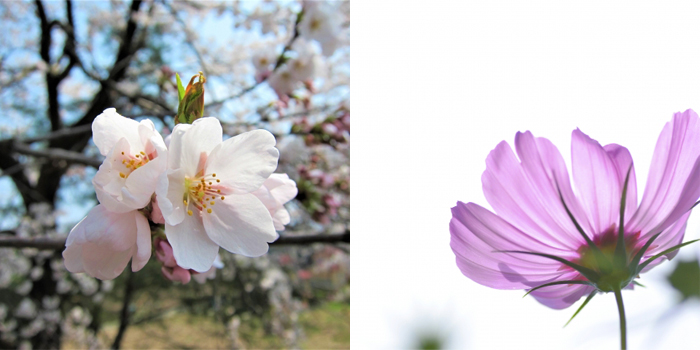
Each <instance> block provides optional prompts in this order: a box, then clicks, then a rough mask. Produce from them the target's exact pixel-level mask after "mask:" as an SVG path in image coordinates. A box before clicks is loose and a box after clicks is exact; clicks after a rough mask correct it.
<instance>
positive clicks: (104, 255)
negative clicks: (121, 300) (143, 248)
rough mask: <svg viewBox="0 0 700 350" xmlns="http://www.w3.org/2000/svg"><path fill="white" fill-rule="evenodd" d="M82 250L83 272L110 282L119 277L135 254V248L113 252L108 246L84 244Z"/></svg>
mask: <svg viewBox="0 0 700 350" xmlns="http://www.w3.org/2000/svg"><path fill="white" fill-rule="evenodd" d="M82 248H83V265H84V267H85V272H87V273H88V274H89V275H90V276H93V277H95V278H99V279H101V280H111V279H114V278H116V277H117V276H119V275H120V274H121V273H122V271H124V268H125V267H126V264H127V263H128V262H129V260H130V259H131V256H132V255H133V254H134V253H135V252H136V247H133V248H131V249H127V250H124V251H115V250H113V249H112V247H111V246H110V245H109V244H94V243H86V244H84V245H83V246H82Z"/></svg>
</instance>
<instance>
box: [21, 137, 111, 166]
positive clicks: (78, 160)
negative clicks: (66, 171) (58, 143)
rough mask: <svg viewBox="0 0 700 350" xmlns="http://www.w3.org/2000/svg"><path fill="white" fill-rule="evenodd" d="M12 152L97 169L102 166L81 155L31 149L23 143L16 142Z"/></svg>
mask: <svg viewBox="0 0 700 350" xmlns="http://www.w3.org/2000/svg"><path fill="white" fill-rule="evenodd" d="M14 150H15V151H17V153H22V154H26V155H29V156H34V157H42V158H48V159H54V160H56V159H58V160H65V161H66V162H68V163H69V164H83V165H89V166H91V167H94V168H99V167H100V165H101V164H102V161H101V160H98V159H95V158H91V157H88V156H85V155H83V154H82V153H78V152H73V151H66V150H64V149H61V148H48V149H32V148H31V147H29V146H27V145H25V144H23V143H20V142H16V143H15V145H14Z"/></svg>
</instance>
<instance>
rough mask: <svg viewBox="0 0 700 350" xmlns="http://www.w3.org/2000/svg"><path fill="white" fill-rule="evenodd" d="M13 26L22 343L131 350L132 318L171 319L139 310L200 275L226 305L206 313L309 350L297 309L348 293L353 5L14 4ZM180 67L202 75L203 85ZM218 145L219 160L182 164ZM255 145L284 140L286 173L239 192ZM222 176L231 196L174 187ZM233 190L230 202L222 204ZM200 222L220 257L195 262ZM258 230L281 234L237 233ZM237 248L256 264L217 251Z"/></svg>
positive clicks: (10, 186)
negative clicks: (313, 284)
mask: <svg viewBox="0 0 700 350" xmlns="http://www.w3.org/2000/svg"><path fill="white" fill-rule="evenodd" d="M0 16H1V17H2V21H1V22H0V27H1V28H2V29H3V30H4V32H5V33H6V34H7V35H4V36H2V38H0V105H1V106H2V110H3V113H2V118H1V119H0V169H2V177H1V178H0V186H1V187H0V188H2V191H1V192H2V193H4V194H3V195H2V197H0V210H1V211H2V219H1V220H0V226H1V227H0V228H1V229H2V230H4V231H3V232H2V237H0V247H4V248H0V260H1V261H2V262H1V264H2V266H3V268H2V269H1V271H0V345H2V347H25V348H26V347H34V348H56V347H59V346H60V345H61V342H62V341H63V340H65V339H69V340H70V341H71V342H75V343H78V344H82V345H84V346H110V345H111V346H113V347H119V346H120V344H121V341H122V339H123V335H124V332H125V330H126V329H127V326H128V325H129V323H130V322H139V320H144V319H148V318H149V317H155V316H156V315H157V314H158V312H164V311H167V310H165V309H164V310H150V311H149V310H136V312H134V311H133V309H132V305H131V303H132V301H133V298H134V295H136V294H138V293H139V291H140V290H141V291H143V293H142V294H141V295H146V294H148V293H149V292H150V291H153V290H157V289H158V288H167V287H170V288H172V287H171V286H172V284H173V283H176V284H178V285H179V284H181V283H187V282H189V281H190V278H193V279H195V280H196V281H197V282H203V283H210V284H212V286H213V289H202V288H203V287H199V284H198V283H188V284H187V285H186V286H181V287H179V288H181V290H183V291H184V292H183V293H195V294H196V295H198V296H200V297H204V298H205V299H206V301H205V302H202V303H194V304H188V305H189V306H188V307H192V308H193V309H191V310H195V309H196V305H200V306H201V305H209V304H210V300H214V303H213V305H214V308H213V311H211V312H213V313H214V314H215V315H216V319H217V320H219V321H221V322H223V323H224V324H225V325H226V327H228V329H229V330H230V332H229V334H230V337H231V342H232V344H234V346H242V344H241V339H239V338H238V336H237V334H238V331H237V329H238V325H239V324H240V322H241V317H244V318H245V317H247V316H246V315H247V314H246V313H251V314H253V315H255V316H259V317H262V318H263V320H265V322H266V324H267V325H268V326H266V328H267V329H268V330H269V331H270V332H272V333H273V334H276V335H279V336H280V339H282V340H281V343H280V344H281V345H280V346H295V344H297V342H298V339H299V337H300V336H301V333H300V330H299V326H298V324H297V323H296V322H297V321H296V316H294V315H295V313H297V312H299V311H300V310H301V308H302V307H303V305H307V302H308V301H310V300H312V299H313V300H315V299H314V298H319V295H317V294H318V293H309V292H308V288H309V286H310V285H309V281H314V280H320V279H323V280H326V281H331V286H332V288H330V290H331V291H333V292H332V293H331V294H332V295H325V294H324V295H322V296H321V297H320V298H326V297H335V298H343V296H342V295H346V296H347V294H346V292H347V284H348V283H349V254H348V253H349V248H348V246H347V245H346V244H347V243H349V183H350V180H349V137H350V106H349V74H350V71H349V69H350V68H349V26H350V19H349V4H348V3H345V2H310V1H309V2H291V3H288V2H279V3H278V2H236V3H232V4H229V3H226V2H223V3H214V2H174V1H173V2H170V1H138V0H133V1H130V2H109V3H108V2H74V1H70V0H66V1H64V2H44V1H38V0H37V1H34V2H3V3H0ZM199 71H201V73H200V74H197V75H195V73H196V72H199ZM176 72H177V73H179V74H180V75H181V76H183V77H190V76H192V75H195V76H196V77H199V79H195V77H193V79H192V81H190V83H191V84H189V85H188V84H183V85H188V89H187V91H184V89H181V88H180V86H181V85H180V83H179V76H177V74H176ZM185 83H186V81H185ZM190 87H191V88H190ZM183 98H184V99H183ZM112 108H114V109H112ZM119 115H120V116H119ZM117 116H119V118H117ZM122 116H123V117H122ZM200 117H205V118H202V119H200V120H199V121H197V122H194V123H193V120H192V119H194V118H200ZM206 117H213V118H206ZM207 123H208V124H207ZM181 124H182V125H181ZM189 124H191V125H189ZM214 124H216V125H218V128H219V130H218V131H217V130H212V129H211V128H212V127H214V128H216V126H213V125H214ZM176 125H177V126H176ZM205 126H206V127H205ZM197 128H201V129H202V131H201V133H200V136H201V138H198V139H197V140H195V141H196V144H194V145H193V144H192V142H194V141H192V140H189V139H188V136H187V133H190V134H191V135H194V133H191V131H194V132H197ZM259 129H262V130H259ZM178 130H180V131H182V132H184V131H185V130H187V131H186V133H185V134H178V133H177V132H178ZM256 130H257V131H256ZM263 130H267V131H263ZM212 132H213V134H212ZM171 133H173V134H172V136H169V134H171ZM178 135H179V136H178ZM212 135H213V136H212ZM217 135H218V136H217ZM217 137H218V141H217ZM188 140H189V141H188ZM256 140H257V141H256ZM270 140H273V141H274V143H270V142H272V141H270ZM213 141H217V142H218V144H212V145H211V147H209V146H208V145H206V146H205V147H204V148H202V151H203V152H206V155H205V156H203V157H205V158H206V159H204V160H202V159H197V162H195V163H194V164H189V163H187V164H189V165H187V166H184V165H185V164H186V161H183V163H182V165H183V166H182V167H180V166H179V164H180V163H179V162H176V163H172V162H170V159H171V158H172V159H175V157H171V156H172V155H173V154H174V153H177V156H180V157H185V158H186V157H188V155H187V154H188V153H187V152H186V151H187V150H191V149H192V147H194V148H198V147H200V148H201V147H202V145H204V144H205V143H206V142H209V143H211V142H213ZM188 142H189V143H188ZM251 142H252V143H251ZM255 142H258V143H260V144H261V145H262V144H269V145H272V146H270V147H273V146H274V148H270V149H274V150H275V152H278V153H276V154H274V158H275V159H274V161H275V162H276V167H274V168H273V167H271V166H268V165H265V164H262V163H261V165H259V167H258V168H255V167H253V168H250V169H252V170H251V171H252V172H253V173H250V174H258V175H260V176H258V175H256V176H258V177H259V178H256V179H255V181H252V182H250V181H248V180H246V182H245V183H243V182H240V181H239V182H236V181H237V179H241V178H244V179H249V178H250V177H251V176H253V175H250V174H249V175H250V176H249V175H245V174H244V173H242V172H241V171H243V172H245V171H247V170H241V169H240V168H238V167H236V164H241V162H245V161H246V159H248V158H246V154H248V153H245V152H244V150H245V148H246V147H253V146H251V145H253V144H255ZM173 147H176V148H177V150H178V151H177V152H174V151H173V150H174V148H173ZM269 152H272V151H269ZM190 153H191V152H190ZM269 154H270V155H271V156H272V154H271V153H269ZM235 155H238V156H237V157H238V158H236V156H235ZM183 159H184V158H183ZM207 159H208V162H207ZM237 160H238V163H236V161H237ZM230 161H232V162H234V163H229V162H230ZM269 161H270V162H272V158H271V159H270V160H269ZM200 162H203V163H201V164H200ZM261 162H262V160H261ZM190 165H191V168H192V169H190V168H188V167H190ZM199 165H206V166H207V169H203V168H202V169H200V168H198V166H199ZM261 169H262V170H261ZM200 170H201V171H204V170H206V171H204V172H202V173H201V174H200V173H199V172H200ZM208 170H212V171H208ZM178 171H179V172H178ZM188 171H189V172H191V174H190V173H189V172H188ZM261 171H262V173H261ZM214 172H216V174H217V176H216V177H214V176H212V175H211V174H209V173H212V174H213V173H214ZM271 172H274V173H271ZM180 173H182V174H180ZM263 173H264V174H263ZM162 174H169V175H166V176H164V177H161V175H162ZM178 174H179V175H182V177H178V176H179V175H178ZM261 174H262V175H261ZM246 176H248V177H246ZM205 178H206V180H207V181H208V180H212V179H213V180H214V181H213V182H216V180H220V181H221V182H222V183H225V185H226V187H221V188H215V187H212V186H209V185H202V186H203V187H202V188H201V189H197V190H192V191H190V192H187V193H184V194H188V193H189V197H187V198H188V199H189V201H188V199H185V202H184V203H183V202H182V199H179V200H178V201H176V200H175V199H176V198H175V197H177V196H178V194H176V193H175V192H176V191H175V189H176V188H175V187H172V186H170V187H168V184H170V183H171V182H168V181H165V180H164V179H167V180H169V181H175V180H178V181H180V182H181V184H180V185H179V186H182V185H185V184H188V185H198V183H197V184H195V183H194V182H193V181H194V180H195V179H196V180H197V181H200V180H204V179H205ZM201 183H202V184H204V182H201ZM294 185H295V186H294ZM158 186H162V190H163V192H162V193H159V190H157V188H158ZM207 186H209V187H207ZM171 187H172V188H171ZM217 189H219V190H221V189H225V190H227V191H228V190H230V193H227V194H225V199H223V196H221V197H218V196H217V197H216V199H215V198H214V197H211V196H210V195H208V196H207V197H206V198H207V202H206V203H205V202H204V198H205V197H204V196H203V194H204V193H205V192H206V191H210V190H212V191H215V190H217ZM173 191H175V192H173ZM171 195H172V196H171ZM182 195H183V193H180V194H179V196H180V197H182ZM159 196H160V197H159ZM171 197H172V198H171ZM200 197H201V198H200ZM210 197H211V198H210ZM209 201H212V202H215V204H213V205H211V206H210V207H209V208H207V207H204V206H203V204H208V203H209ZM167 202H170V203H167ZM181 203H182V205H180V204H181ZM285 203H286V204H285ZM98 204H99V205H98ZM178 205H179V206H178ZM183 205H184V206H185V207H183ZM241 206H242V207H245V208H256V209H255V210H257V211H254V212H253V211H250V210H246V211H245V212H241V211H240V210H238V211H237V208H241ZM226 208H229V209H228V211H226ZM207 209H211V210H207ZM178 210H179V211H178ZM251 210H252V209H251ZM190 211H196V212H197V213H196V215H195V216H190V215H188V214H189V212H190ZM210 213H211V215H209V214H210ZM253 213H256V214H253ZM86 215H87V217H86V218H85V219H84V220H83V221H80V220H81V219H82V218H83V217H85V216H86ZM197 215H202V216H197ZM260 217H268V218H269V220H270V221H269V222H267V223H265V226H264V230H263V228H262V227H263V226H259V225H262V224H260V223H259V220H257V218H260ZM79 221H80V224H78V225H77V226H75V224H76V223H78V222H79ZM182 222H188V223H190V224H192V225H199V226H202V230H201V232H202V233H203V234H204V236H202V237H203V239H204V237H208V238H206V239H209V241H208V242H211V244H209V245H207V247H209V250H208V252H210V253H208V254H206V255H192V254H190V253H188V252H189V251H188V248H192V247H191V246H188V244H190V243H191V242H189V241H187V240H185V241H182V240H179V239H178V238H175V237H181V236H178V230H180V231H182V229H184V226H182ZM188 225H189V224H188ZM251 225H253V226H255V225H258V226H255V227H258V229H257V231H255V232H262V231H264V232H266V235H267V236H264V237H263V238H262V239H261V240H260V241H253V240H250V239H247V238H246V239H244V240H243V241H235V240H231V238H230V236H227V235H226V234H227V232H224V229H223V228H228V229H230V228H232V227H237V228H244V227H248V228H250V227H252V226H251ZM73 226H75V228H73ZM199 226H197V227H199ZM159 227H162V228H163V229H162V230H161V229H159ZM168 227H170V228H168ZM188 227H189V226H188ZM71 228H73V231H74V232H75V234H73V233H72V234H71V237H70V238H68V241H67V242H66V237H67V235H68V232H69V231H71ZM274 231H277V233H276V234H274ZM95 232H100V235H97V234H95ZM183 232H184V231H183ZM198 232H200V231H198ZM251 232H252V231H251ZM277 235H279V238H277V239H276V240H275V238H276V236H277ZM256 237H258V236H256ZM255 239H257V238H255ZM198 242H205V243H202V244H208V243H206V242H207V241H206V240H202V241H198ZM268 242H272V243H270V246H271V247H272V249H270V251H269V253H268V254H266V255H263V256H261V257H258V258H249V257H247V256H257V255H260V254H263V253H264V252H265V251H267V245H268ZM312 243H326V244H312ZM66 244H67V248H66ZM212 244H213V245H212ZM329 244H330V245H329ZM263 245H264V248H265V249H262V248H263ZM219 246H221V247H223V248H224V249H225V250H228V251H231V252H234V253H241V254H243V256H242V255H231V254H230V253H228V252H225V251H223V250H222V251H220V254H219V255H218V256H217V255H216V254H211V252H216V250H218V247H219ZM215 249H216V250H215ZM64 250H65V252H64V253H63V256H62V255H61V253H62V252H63V251H64ZM152 250H153V251H154V253H153V254H151V251H152ZM190 251H191V250H190ZM197 251H200V252H201V249H199V250H197ZM183 254H184V255H183ZM64 256H65V257H66V259H65V261H64V258H63V257H64ZM127 264H130V265H127ZM205 265H206V266H205ZM66 268H68V270H69V271H75V272H83V271H84V272H85V273H77V274H73V273H70V272H69V271H67V270H66ZM131 270H133V271H139V270H141V271H139V272H131ZM149 271H151V272H152V271H155V272H156V273H158V274H161V273H162V275H163V277H161V278H159V279H149V278H147V277H143V276H148V274H149V273H150V272H149ZM329 274H330V275H329ZM117 276H122V277H117ZM140 276H142V277H140ZM329 276H331V277H329ZM93 277H97V278H99V279H95V278H93ZM113 278H117V279H116V280H114V282H113V281H111V279H113ZM212 279H213V280H212ZM172 281H177V282H172ZM114 286H116V288H114ZM204 286H206V284H205V285H204ZM224 286H225V287H224ZM325 289H326V290H328V288H325ZM207 291H209V292H207ZM324 293H326V292H324ZM344 293H345V294H344ZM244 297H252V298H254V300H253V302H250V300H246V301H244V300H243V299H242V298H244ZM104 298H117V299H118V300H120V301H121V305H122V306H121V312H120V313H119V315H118V316H119V320H120V322H119V329H118V331H117V333H116V336H115V337H114V338H112V339H110V340H109V343H105V340H104V339H100V338H99V337H98V334H99V332H100V329H101V325H102V322H101V319H100V315H102V314H104V313H105V311H104V310H103V305H102V300H103V299H104ZM212 298H213V299H212ZM261 310H262V311H261ZM151 311H152V312H151ZM236 344H237V345H236Z"/></svg>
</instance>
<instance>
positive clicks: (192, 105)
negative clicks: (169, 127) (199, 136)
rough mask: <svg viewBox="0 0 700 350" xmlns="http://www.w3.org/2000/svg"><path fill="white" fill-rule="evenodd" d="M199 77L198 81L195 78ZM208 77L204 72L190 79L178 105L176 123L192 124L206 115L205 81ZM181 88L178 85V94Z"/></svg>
mask: <svg viewBox="0 0 700 350" xmlns="http://www.w3.org/2000/svg"><path fill="white" fill-rule="evenodd" d="M197 78H199V80H198V81H197V82H195V81H194V80H195V79H197ZM205 82H206V78H205V77H204V74H203V73H202V72H199V74H197V75H195V76H193V77H192V79H190V82H189V84H187V88H186V89H185V91H184V93H183V96H182V99H181V100H180V104H179V105H178V107H177V115H176V116H175V125H177V124H192V123H193V122H194V121H195V120H197V119H199V118H201V117H202V116H204V83H205ZM179 94H180V90H179V87H178V95H179Z"/></svg>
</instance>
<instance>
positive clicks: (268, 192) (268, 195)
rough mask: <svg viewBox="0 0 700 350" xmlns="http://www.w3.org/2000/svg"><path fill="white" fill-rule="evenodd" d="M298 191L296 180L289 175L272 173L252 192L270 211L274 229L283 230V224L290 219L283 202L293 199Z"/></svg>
mask: <svg viewBox="0 0 700 350" xmlns="http://www.w3.org/2000/svg"><path fill="white" fill-rule="evenodd" d="M298 192H299V190H297V184H296V182H294V180H292V179H290V178H289V175H287V174H272V175H270V177H269V178H268V179H267V180H265V182H264V183H263V185H262V186H261V187H260V188H258V189H257V190H255V191H254V192H253V194H254V195H255V196H256V197H258V199H259V200H260V201H261V202H262V203H263V204H264V205H265V207H266V208H267V210H269V211H270V215H271V216H272V221H273V223H274V224H275V230H277V231H284V225H286V224H288V223H289V221H290V220H291V218H290V217H289V212H288V211H287V209H285V208H284V203H287V202H289V201H291V200H292V199H294V197H296V196H297V193H298Z"/></svg>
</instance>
